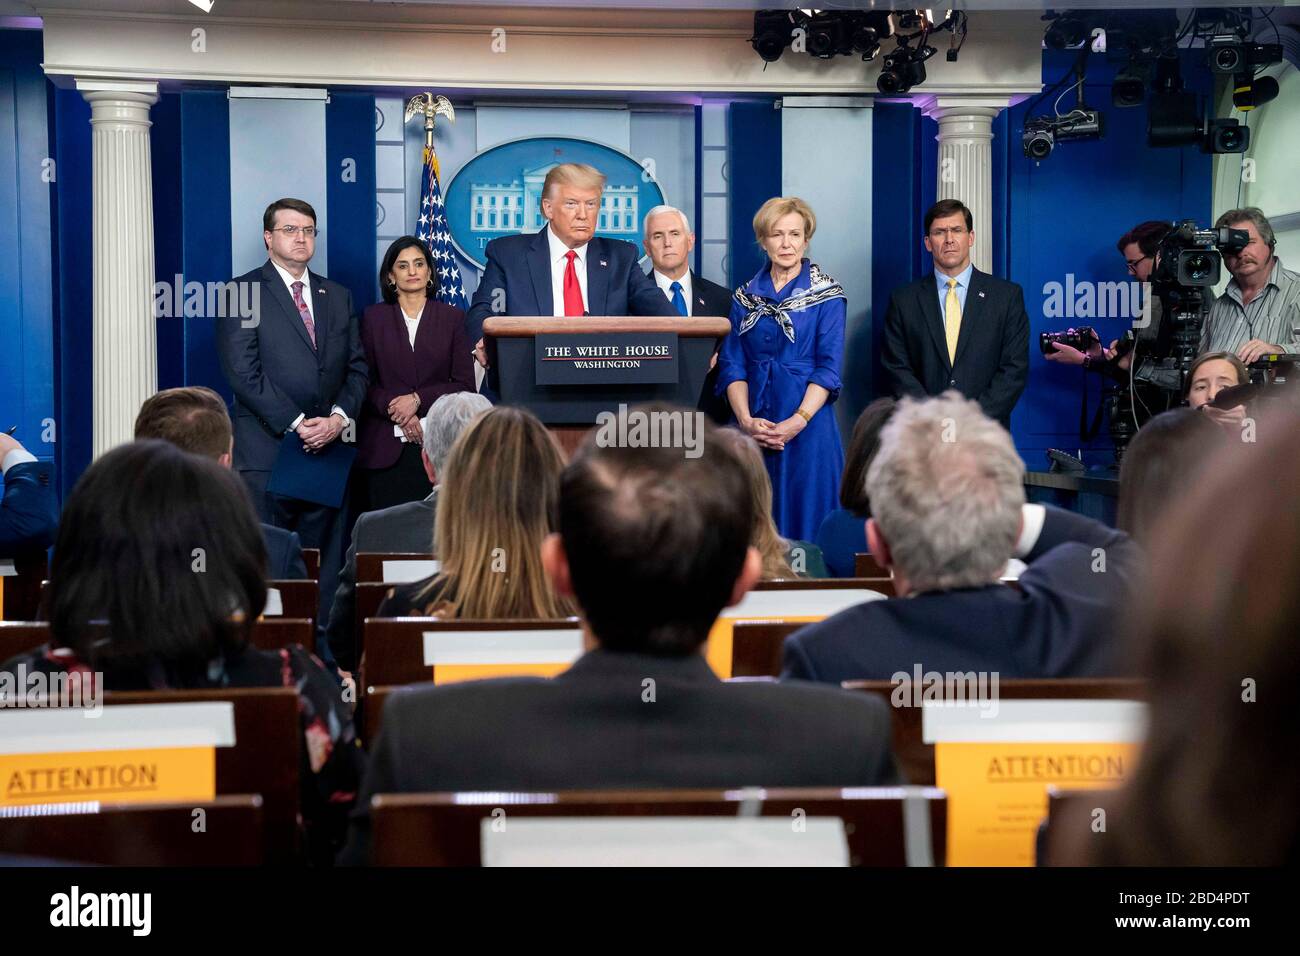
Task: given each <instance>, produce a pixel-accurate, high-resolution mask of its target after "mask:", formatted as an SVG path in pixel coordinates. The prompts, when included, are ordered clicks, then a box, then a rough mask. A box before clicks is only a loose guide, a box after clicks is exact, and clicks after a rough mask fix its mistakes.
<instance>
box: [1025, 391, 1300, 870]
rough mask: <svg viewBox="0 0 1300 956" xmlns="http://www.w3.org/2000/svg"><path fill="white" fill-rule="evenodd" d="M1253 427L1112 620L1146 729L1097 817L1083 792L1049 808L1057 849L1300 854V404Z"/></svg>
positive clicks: (1095, 853) (1252, 860)
mask: <svg viewBox="0 0 1300 956" xmlns="http://www.w3.org/2000/svg"><path fill="white" fill-rule="evenodd" d="M1275 416H1276V417H1275ZM1161 417H1163V416H1161ZM1147 427H1150V426H1147ZM1145 430H1146V429H1145V428H1144V429H1143V430H1142V431H1140V432H1138V435H1139V437H1140V436H1141V435H1142V432H1144V431H1145ZM1258 430H1259V438H1258V441H1256V442H1254V443H1251V444H1246V443H1240V442H1238V443H1235V444H1232V445H1231V447H1232V448H1233V449H1234V454H1232V455H1230V456H1229V459H1228V460H1224V461H1220V462H1217V463H1216V467H1215V468H1213V469H1210V470H1208V471H1206V472H1205V473H1204V474H1203V475H1202V476H1201V477H1200V478H1199V479H1198V480H1197V481H1196V482H1195V483H1194V484H1191V485H1189V486H1188V487H1187V488H1186V489H1185V490H1184V491H1183V493H1181V494H1179V495H1178V496H1177V499H1176V501H1175V502H1174V503H1173V506H1172V507H1171V508H1170V514H1169V516H1168V520H1166V521H1164V522H1162V524H1161V526H1160V528H1159V529H1157V531H1156V533H1155V536H1154V539H1153V541H1152V542H1151V577H1150V581H1149V583H1148V585H1147V586H1146V587H1145V588H1144V590H1143V594H1142V600H1141V601H1137V602H1134V603H1133V605H1132V607H1131V615H1130V616H1129V618H1128V620H1127V621H1125V622H1121V623H1123V624H1124V625H1126V626H1125V630H1126V631H1127V632H1129V634H1130V635H1131V639H1130V641H1129V643H1130V644H1131V645H1132V647H1133V654H1132V656H1133V657H1134V658H1135V659H1136V661H1137V663H1136V665H1135V667H1134V668H1133V671H1134V672H1135V673H1136V674H1137V675H1138V676H1140V677H1143V678H1145V679H1146V680H1147V681H1148V691H1147V694H1146V695H1145V696H1146V700H1147V702H1148V710H1147V715H1148V720H1147V729H1146V739H1145V741H1144V742H1143V744H1142V749H1141V752H1140V753H1139V754H1138V757H1137V768H1136V771H1135V773H1134V774H1133V775H1132V776H1131V777H1130V778H1129V779H1128V781H1127V782H1126V783H1125V785H1124V787H1123V788H1122V789H1121V790H1120V792H1119V793H1117V794H1114V795H1113V796H1110V797H1108V798H1106V799H1105V802H1104V803H1102V804H1101V805H1102V806H1105V807H1106V808H1107V819H1108V823H1109V825H1108V827H1107V832H1106V833H1104V834H1102V833H1098V832H1097V828H1096V826H1095V822H1096V814H1095V812H1094V809H1093V808H1094V807H1095V806H1097V804H1095V803H1093V802H1091V801H1087V802H1084V801H1080V802H1079V804H1078V805H1077V806H1072V807H1070V808H1068V809H1067V812H1066V814H1065V816H1064V818H1063V819H1062V820H1061V821H1059V823H1060V825H1059V826H1058V825H1057V823H1058V821H1056V820H1053V830H1054V832H1055V834H1056V840H1057V842H1056V843H1054V844H1053V845H1052V846H1051V847H1050V849H1049V853H1048V855H1049V858H1050V859H1051V861H1052V862H1053V863H1059V864H1065V865H1078V864H1080V863H1089V864H1093V865H1099V866H1169V867H1183V866H1220V867H1226V866H1287V865H1291V866H1294V865H1295V864H1296V863H1300V772H1298V769H1300V764H1298V763H1297V761H1296V754H1297V752H1300V721H1297V719H1296V709H1295V701H1296V698H1297V695H1300V655H1297V654H1296V621H1297V619H1300V533H1297V532H1298V531H1300V498H1297V496H1296V494H1295V489H1296V488H1297V487H1300V445H1297V444H1296V442H1295V441H1294V436H1295V435H1296V434H1297V432H1300V416H1297V415H1296V413H1295V411H1294V410H1290V411H1286V412H1284V411H1282V410H1270V411H1267V412H1264V413H1262V414H1261V415H1260V419H1259V425H1258ZM1135 443H1136V439H1135ZM1207 530H1208V531H1211V533H1212V534H1213V545H1212V548H1211V549H1210V552H1211V553H1210V554H1208V555H1207V553H1206V552H1207V547H1206V543H1207V541H1206V539H1207ZM1266 688H1267V690H1266Z"/></svg>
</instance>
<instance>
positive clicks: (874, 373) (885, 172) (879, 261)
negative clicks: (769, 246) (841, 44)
mask: <svg viewBox="0 0 1300 956" xmlns="http://www.w3.org/2000/svg"><path fill="white" fill-rule="evenodd" d="M872 112H873V114H874V115H873V119H872V122H873V123H874V129H873V130H872V141H871V169H872V184H871V189H872V197H871V203H872V219H871V355H872V363H871V389H870V393H871V394H872V395H874V396H877V397H879V396H881V395H889V394H891V391H890V384H889V379H888V378H887V377H886V376H885V372H884V369H883V368H882V367H881V364H880V345H881V333H882V331H883V329H884V324H885V312H886V310H887V309H888V308H889V296H890V294H891V293H892V292H893V291H894V289H896V288H898V286H900V285H905V284H906V283H908V282H911V281H912V280H913V279H914V278H916V276H917V275H918V274H919V270H920V267H921V254H922V252H924V249H922V248H921V245H920V242H921V238H920V237H921V218H922V215H923V213H924V207H923V206H922V205H921V203H922V200H921V194H922V190H923V185H922V184H923V182H924V168H923V163H922V155H923V154H924V153H925V152H926V148H925V146H924V144H922V142H921V114H920V112H919V111H918V110H917V109H916V108H915V107H913V106H912V105H911V104H910V103H877V104H876V107H875V109H874V110H873V111H872ZM931 188H933V184H931Z"/></svg>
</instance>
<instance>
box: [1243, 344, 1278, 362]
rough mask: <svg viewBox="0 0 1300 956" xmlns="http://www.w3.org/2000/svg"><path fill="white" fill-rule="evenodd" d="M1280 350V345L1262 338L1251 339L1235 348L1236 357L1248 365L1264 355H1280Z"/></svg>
mask: <svg viewBox="0 0 1300 956" xmlns="http://www.w3.org/2000/svg"><path fill="white" fill-rule="evenodd" d="M1282 351H1283V350H1282V346H1280V345H1273V344H1272V343H1271V342H1265V341H1264V340H1263V339H1251V340H1250V341H1249V342H1247V343H1246V344H1245V345H1243V346H1242V347H1241V348H1239V349H1237V358H1239V359H1241V361H1242V363H1243V364H1245V365H1249V364H1250V363H1251V362H1257V361H1259V360H1260V359H1261V358H1263V357H1264V356H1265V355H1281V354H1282Z"/></svg>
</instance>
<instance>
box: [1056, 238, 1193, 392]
mask: <svg viewBox="0 0 1300 956" xmlns="http://www.w3.org/2000/svg"><path fill="white" fill-rule="evenodd" d="M1168 232H1169V223H1167V222H1161V221H1160V220H1158V219H1148V220H1147V221H1146V222H1140V223H1138V224H1137V225H1136V226H1134V227H1133V228H1132V229H1130V230H1129V231H1128V232H1126V233H1124V235H1122V236H1120V238H1119V241H1118V242H1116V243H1115V248H1116V249H1118V250H1119V254H1120V255H1121V256H1123V257H1124V264H1125V266H1126V267H1127V268H1128V273H1129V275H1131V276H1132V277H1133V278H1134V279H1136V280H1137V281H1138V282H1141V283H1143V284H1144V285H1145V284H1146V283H1147V282H1150V281H1151V271H1152V270H1153V269H1154V268H1155V263H1156V252H1157V251H1158V250H1159V248H1160V241H1161V240H1162V239H1164V237H1165V236H1166V235H1167V234H1168ZM1149 309H1150V313H1151V323H1150V325H1149V326H1147V327H1146V328H1144V329H1141V330H1140V331H1139V335H1138V338H1139V339H1141V340H1146V339H1149V338H1154V337H1155V334H1156V331H1157V329H1158V327H1159V324H1160V322H1159V318H1160V302H1159V300H1153V301H1152V302H1151V303H1150V305H1149ZM1118 346H1119V339H1115V340H1113V341H1112V342H1111V343H1110V345H1109V346H1108V347H1107V348H1102V345H1101V341H1100V340H1098V339H1096V338H1094V339H1093V343H1092V345H1091V346H1090V347H1089V348H1087V349H1086V350H1080V349H1076V348H1074V347H1072V346H1069V345H1066V344H1065V343H1064V342H1053V343H1052V348H1053V349H1054V350H1055V351H1052V352H1048V353H1046V358H1047V360H1048V361H1050V362H1057V363H1059V364H1061V365H1082V366H1083V367H1084V368H1086V369H1089V370H1090V371H1095V372H1100V373H1101V374H1102V375H1105V376H1106V377H1107V378H1113V379H1115V380H1117V381H1125V380H1127V378H1128V369H1129V365H1130V364H1131V363H1132V361H1133V353H1132V352H1125V353H1124V354H1123V355H1120V356H1119V357H1118V358H1116V354H1117V349H1118Z"/></svg>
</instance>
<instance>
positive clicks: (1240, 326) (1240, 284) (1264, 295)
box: [1200, 206, 1300, 365]
mask: <svg viewBox="0 0 1300 956" xmlns="http://www.w3.org/2000/svg"><path fill="white" fill-rule="evenodd" d="M1214 225H1215V228H1216V229H1218V228H1223V227H1225V226H1226V227H1229V228H1232V229H1241V230H1244V231H1245V232H1246V233H1247V234H1248V235H1249V236H1250V243H1249V244H1248V245H1247V246H1246V247H1245V248H1244V249H1241V250H1239V251H1232V250H1228V249H1225V250H1224V252H1223V262H1224V265H1225V266H1227V268H1228V271H1229V272H1230V273H1232V280H1231V281H1230V282H1229V283H1228V287H1227V288H1226V289H1225V290H1224V292H1223V295H1221V296H1219V297H1218V298H1217V299H1215V300H1214V303H1213V304H1212V305H1211V306H1210V311H1209V315H1207V316H1206V319H1205V326H1204V328H1203V330H1202V332H1201V346H1200V351H1201V352H1231V353H1233V354H1234V355H1236V356H1237V358H1239V359H1241V361H1242V363H1243V364H1245V365H1250V363H1252V362H1254V361H1257V360H1258V359H1259V358H1261V357H1262V356H1264V355H1276V354H1280V353H1286V352H1292V353H1295V352H1300V333H1297V331H1296V330H1297V329H1300V273H1296V272H1292V271H1291V270H1290V269H1284V268H1283V267H1282V263H1281V261H1280V260H1279V259H1278V258H1277V256H1276V255H1274V249H1275V248H1276V246H1277V240H1276V238H1275V237H1274V235H1273V227H1272V226H1271V225H1269V221H1268V220H1267V219H1266V218H1265V217H1264V213H1263V212H1261V211H1260V210H1259V209H1258V208H1256V207H1254V206H1247V207H1245V208H1243V209H1230V210H1228V211H1227V212H1225V213H1224V214H1223V215H1222V216H1220V217H1219V218H1218V221H1217V222H1215V224H1214Z"/></svg>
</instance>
